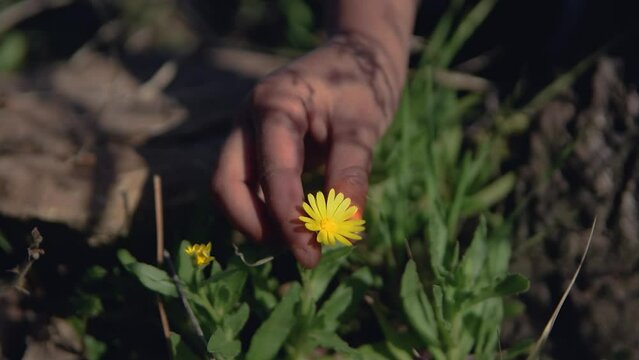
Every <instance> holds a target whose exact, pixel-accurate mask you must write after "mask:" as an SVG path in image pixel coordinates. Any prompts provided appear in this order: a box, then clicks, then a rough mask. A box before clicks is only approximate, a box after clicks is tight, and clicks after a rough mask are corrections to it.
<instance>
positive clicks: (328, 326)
mask: <svg viewBox="0 0 639 360" xmlns="http://www.w3.org/2000/svg"><path fill="white" fill-rule="evenodd" d="M352 298H353V289H351V288H348V287H346V286H342V285H340V286H339V287H338V288H337V289H335V291H334V292H333V294H331V297H330V298H329V299H328V300H326V302H325V303H324V304H323V305H322V308H321V309H320V311H319V312H318V313H317V319H318V320H319V321H320V322H321V324H322V329H323V330H325V331H335V330H336V329H337V327H338V326H339V322H338V321H337V319H338V318H339V316H340V315H342V313H343V312H344V311H345V310H346V308H348V305H349V304H350V302H351V299H352Z"/></svg>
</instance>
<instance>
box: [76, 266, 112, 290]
mask: <svg viewBox="0 0 639 360" xmlns="http://www.w3.org/2000/svg"><path fill="white" fill-rule="evenodd" d="M107 274H108V271H107V270H106V269H105V268H103V267H102V266H98V265H94V266H91V267H90V268H88V269H87V271H86V272H85V273H84V275H82V280H81V281H82V283H83V284H86V285H90V284H92V283H94V282H97V281H100V280H102V279H104V277H105V276H107Z"/></svg>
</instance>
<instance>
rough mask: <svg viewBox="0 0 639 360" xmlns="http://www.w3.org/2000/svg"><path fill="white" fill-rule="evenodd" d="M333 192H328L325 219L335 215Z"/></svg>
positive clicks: (332, 190)
mask: <svg viewBox="0 0 639 360" xmlns="http://www.w3.org/2000/svg"><path fill="white" fill-rule="evenodd" d="M335 209H336V206H335V190H334V189H331V190H330V191H329V192H328V199H326V217H329V218H330V217H331V216H333V214H334V213H335Z"/></svg>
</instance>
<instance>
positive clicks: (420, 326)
mask: <svg viewBox="0 0 639 360" xmlns="http://www.w3.org/2000/svg"><path fill="white" fill-rule="evenodd" d="M400 296H401V298H402V304H403V306H404V312H405V313H406V317H407V318H408V321H409V322H410V324H411V325H412V327H413V328H414V329H415V330H416V331H417V333H418V334H419V335H420V336H421V338H422V341H424V343H426V344H429V345H436V344H437V343H438V339H437V328H436V326H437V323H436V321H435V314H434V311H433V307H432V305H431V304H430V301H429V300H428V298H427V297H426V293H425V292H424V289H423V286H422V283H421V281H420V280H419V276H418V275H417V269H416V265H415V262H414V261H413V260H409V261H408V263H407V264H406V270H404V275H402V283H401V291H400Z"/></svg>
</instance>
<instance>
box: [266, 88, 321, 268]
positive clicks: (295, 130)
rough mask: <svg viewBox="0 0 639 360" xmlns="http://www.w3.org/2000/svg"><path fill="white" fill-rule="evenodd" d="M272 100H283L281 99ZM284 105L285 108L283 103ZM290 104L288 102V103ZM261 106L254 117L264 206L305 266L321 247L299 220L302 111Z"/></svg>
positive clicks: (313, 260)
mask: <svg viewBox="0 0 639 360" xmlns="http://www.w3.org/2000/svg"><path fill="white" fill-rule="evenodd" d="M273 101H280V102H282V101H283V102H285V103H286V100H284V99H279V100H278V99H277V98H275V100H273ZM280 105H284V108H286V106H287V105H286V104H280ZM288 106H289V107H290V104H289V105H288ZM273 109H277V110H273ZM281 109H282V107H281V106H278V107H275V108H272V107H271V108H267V109H263V110H264V111H262V112H260V113H258V114H257V116H259V119H256V120H255V124H256V135H257V141H258V153H259V159H260V160H259V162H260V178H261V181H260V182H261V185H262V189H263V190H264V197H265V200H266V205H267V207H268V209H269V210H270V213H271V215H272V217H273V220H275V222H276V224H277V225H278V227H279V230H280V232H281V234H282V236H283V237H284V241H285V242H286V243H287V245H288V246H289V247H290V249H291V251H292V252H293V255H294V256H295V258H296V259H297V260H298V261H299V263H300V264H302V265H303V266H305V267H309V268H310V267H314V266H316V265H317V263H318V262H319V259H320V256H321V249H320V246H319V244H318V243H317V241H315V239H314V234H313V233H310V232H308V231H307V230H306V229H305V228H304V227H303V226H302V225H301V223H300V222H299V220H298V217H299V216H300V215H301V211H300V208H301V205H302V202H303V200H304V190H303V188H302V181H301V175H302V170H303V165H304V141H303V139H304V134H305V132H306V119H305V118H304V114H301V116H300V114H299V113H297V115H296V113H295V112H294V111H282V110H281Z"/></svg>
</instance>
